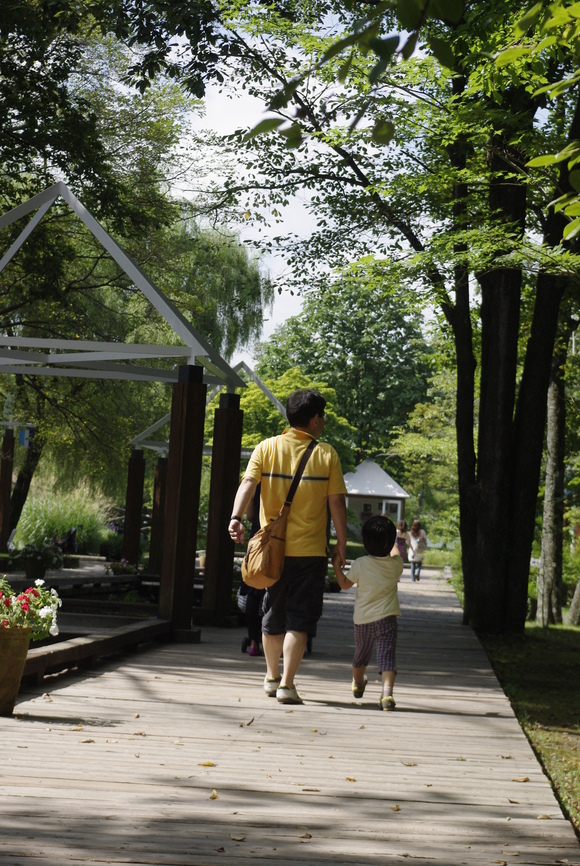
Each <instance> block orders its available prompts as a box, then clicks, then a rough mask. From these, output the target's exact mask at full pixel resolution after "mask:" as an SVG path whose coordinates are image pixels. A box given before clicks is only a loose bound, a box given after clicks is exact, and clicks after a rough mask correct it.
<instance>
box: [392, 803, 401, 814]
mask: <svg viewBox="0 0 580 866" xmlns="http://www.w3.org/2000/svg"><path fill="white" fill-rule="evenodd" d="M391 810H392V811H393V812H400V811H401V807H400V806H399V804H398V803H397V805H396V806H391Z"/></svg>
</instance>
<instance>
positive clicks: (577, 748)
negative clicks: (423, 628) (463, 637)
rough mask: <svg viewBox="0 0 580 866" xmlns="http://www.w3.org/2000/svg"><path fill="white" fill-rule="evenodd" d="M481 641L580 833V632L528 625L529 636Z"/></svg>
mask: <svg viewBox="0 0 580 866" xmlns="http://www.w3.org/2000/svg"><path fill="white" fill-rule="evenodd" d="M480 638H481V641H482V643H483V645H484V647H485V649H486V651H487V654H488V656H489V659H490V661H491V664H492V666H493V669H494V670H495V672H496V675H497V677H498V679H499V681H500V683H501V685H502V688H503V689H504V691H505V693H506V695H507V696H508V698H509V700H510V702H511V705H512V707H513V709H514V712H515V714H516V716H517V719H518V721H519V723H520V725H521V726H522V728H523V730H524V732H525V733H526V735H527V737H528V739H529V741H530V743H531V744H532V747H533V749H534V751H535V753H536V755H537V756H538V759H539V760H540V762H541V764H542V766H543V767H544V769H545V771H546V773H547V774H548V776H549V778H550V779H551V781H552V785H553V787H554V791H555V793H556V795H557V797H558V799H559V801H560V803H561V805H562V808H563V810H564V812H565V814H566V815H567V816H568V817H569V818H570V820H571V821H572V823H573V825H574V826H575V828H576V830H577V832H580V677H579V676H578V659H579V658H580V629H578V628H573V627H571V626H551V627H550V628H549V629H542V628H540V627H538V626H537V625H536V624H535V623H528V624H527V625H526V630H525V637H521V638H514V637H503V636H497V635H493V636H492V635H480Z"/></svg>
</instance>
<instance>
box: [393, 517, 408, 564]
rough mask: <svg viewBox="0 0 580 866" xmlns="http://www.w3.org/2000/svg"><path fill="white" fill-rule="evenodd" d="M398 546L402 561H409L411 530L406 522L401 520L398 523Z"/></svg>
mask: <svg viewBox="0 0 580 866" xmlns="http://www.w3.org/2000/svg"><path fill="white" fill-rule="evenodd" d="M395 543H396V545H397V547H398V548H399V553H400V554H401V559H402V560H403V562H408V561H409V545H410V544H411V540H410V537H409V529H408V527H407V521H406V520H399V522H398V523H397V540H396V542H395Z"/></svg>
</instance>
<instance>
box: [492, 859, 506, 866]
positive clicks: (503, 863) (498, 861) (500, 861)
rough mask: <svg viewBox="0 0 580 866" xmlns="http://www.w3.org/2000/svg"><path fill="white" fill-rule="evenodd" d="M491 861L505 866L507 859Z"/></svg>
mask: <svg viewBox="0 0 580 866" xmlns="http://www.w3.org/2000/svg"><path fill="white" fill-rule="evenodd" d="M491 862H492V863H497V866H507V860H492V861H491Z"/></svg>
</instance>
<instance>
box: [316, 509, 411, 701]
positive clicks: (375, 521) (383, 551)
mask: <svg viewBox="0 0 580 866" xmlns="http://www.w3.org/2000/svg"><path fill="white" fill-rule="evenodd" d="M396 537H397V530H396V529H395V524H394V523H393V522H392V521H391V520H389V518H388V517H371V518H370V519H369V520H367V522H366V523H365V524H364V525H363V529H362V538H363V543H364V546H365V548H366V550H367V552H368V554H369V555H368V556H362V557H361V558H360V559H355V561H354V562H353V564H352V566H351V568H350V571H349V575H348V577H346V575H345V574H343V572H342V570H341V568H340V560H339V556H338V553H337V552H336V549H335V550H334V551H333V554H332V565H333V567H334V573H335V574H336V579H337V581H338V583H339V585H340V587H341V589H350V587H351V586H356V599H355V603H354V617H353V619H354V643H355V651H354V659H353V662H352V693H353V695H354V697H355V698H362V696H363V694H364V691H365V688H366V684H367V676H366V674H365V671H366V669H367V666H368V664H369V662H370V660H371V656H372V654H373V647H374V645H375V643H376V646H377V663H378V668H379V673H380V675H381V677H382V681H383V689H382V694H381V700H380V702H379V703H380V707H381V709H382V710H394V709H395V706H396V704H395V699H394V698H393V686H394V684H395V677H396V675H397V667H396V650H397V617H398V616H400V614H401V608H400V607H399V598H398V593H397V584H398V583H399V578H400V576H401V573H402V571H403V560H402V558H401V555H400V553H399V550H398V548H397V546H396V544H395V539H396Z"/></svg>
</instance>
